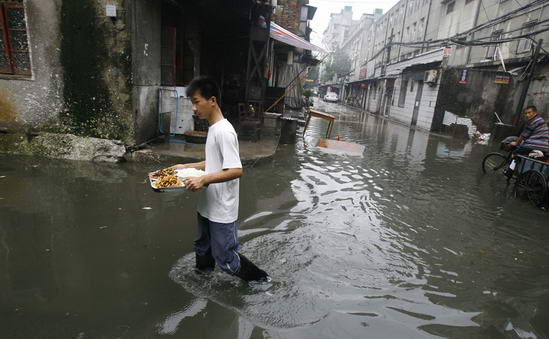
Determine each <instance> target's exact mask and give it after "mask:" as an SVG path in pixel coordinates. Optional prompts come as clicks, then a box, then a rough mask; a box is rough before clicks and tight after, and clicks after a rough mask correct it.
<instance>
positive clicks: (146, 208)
mask: <svg viewBox="0 0 549 339" xmlns="http://www.w3.org/2000/svg"><path fill="white" fill-rule="evenodd" d="M142 210H152V207H149V206H145V207H143V208H142Z"/></svg>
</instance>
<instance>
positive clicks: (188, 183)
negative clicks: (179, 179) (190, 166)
mask: <svg viewBox="0 0 549 339" xmlns="http://www.w3.org/2000/svg"><path fill="white" fill-rule="evenodd" d="M183 183H184V184H185V187H186V188H187V189H188V190H191V191H193V192H196V191H198V190H199V189H201V188H202V187H204V176H201V177H186V178H184V179H183Z"/></svg>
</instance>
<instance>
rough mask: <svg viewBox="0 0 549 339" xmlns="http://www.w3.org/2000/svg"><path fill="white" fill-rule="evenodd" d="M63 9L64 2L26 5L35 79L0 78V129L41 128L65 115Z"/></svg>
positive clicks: (34, 1)
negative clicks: (62, 53) (61, 37)
mask: <svg viewBox="0 0 549 339" xmlns="http://www.w3.org/2000/svg"><path fill="white" fill-rule="evenodd" d="M60 8H61V0H52V1H40V0H28V1H27V2H26V17H27V29H28V40H29V46H30V49H31V55H30V57H31V64H32V77H30V78H17V77H15V76H10V75H2V74H0V127H1V126H7V127H10V128H18V127H35V128H39V127H41V126H43V125H45V124H55V120H57V117H58V116H59V115H60V114H61V113H63V112H64V108H65V105H64V100H63V70H62V67H61V59H60V47H61V40H60V36H61V32H60V29H59V28H60V26H59V24H60V20H61V15H60Z"/></svg>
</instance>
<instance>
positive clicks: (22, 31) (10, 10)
mask: <svg viewBox="0 0 549 339" xmlns="http://www.w3.org/2000/svg"><path fill="white" fill-rule="evenodd" d="M0 73H1V74H16V75H27V76H30V75H31V63H30V55H29V42H28V35H27V23H26V18H25V7H24V5H23V1H22V0H12V1H7V0H0Z"/></svg>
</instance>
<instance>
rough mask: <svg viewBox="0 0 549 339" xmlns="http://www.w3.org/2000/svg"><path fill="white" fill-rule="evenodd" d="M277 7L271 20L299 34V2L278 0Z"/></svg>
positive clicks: (295, 0) (296, 0)
mask: <svg viewBox="0 0 549 339" xmlns="http://www.w3.org/2000/svg"><path fill="white" fill-rule="evenodd" d="M278 6H279V9H277V11H276V14H275V15H273V18H272V20H273V21H274V22H276V23H277V24H279V25H280V26H282V27H284V28H286V29H287V30H289V31H290V32H292V33H294V34H299V17H300V14H301V4H300V1H299V0H279V1H278ZM280 8H282V10H280Z"/></svg>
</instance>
